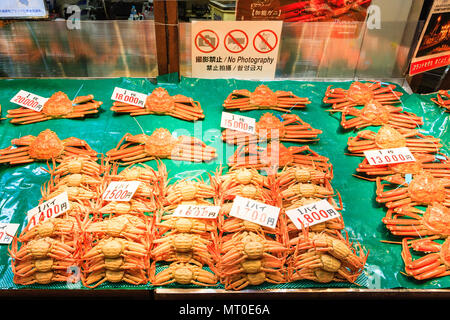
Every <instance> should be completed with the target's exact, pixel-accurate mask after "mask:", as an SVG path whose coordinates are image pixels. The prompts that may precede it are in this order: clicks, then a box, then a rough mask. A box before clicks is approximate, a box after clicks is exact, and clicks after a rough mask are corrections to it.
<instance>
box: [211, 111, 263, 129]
mask: <svg viewBox="0 0 450 320" xmlns="http://www.w3.org/2000/svg"><path fill="white" fill-rule="evenodd" d="M255 123H256V121H255V118H250V117H245V116H241V115H235V114H232V113H229V112H222V119H221V122H220V126H221V127H222V128H225V129H232V130H236V131H241V132H245V133H250V134H255Z"/></svg>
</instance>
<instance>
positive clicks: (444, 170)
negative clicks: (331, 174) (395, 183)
mask: <svg viewBox="0 0 450 320" xmlns="http://www.w3.org/2000/svg"><path fill="white" fill-rule="evenodd" d="M414 159H415V161H412V162H405V163H395V164H385V165H376V166H374V165H371V164H369V162H368V161H367V159H366V158H364V159H363V161H362V162H361V163H360V164H359V165H358V167H357V168H356V171H357V172H360V173H363V174H364V176H359V175H355V176H356V177H358V178H362V179H365V180H373V181H375V180H376V177H385V176H390V175H401V176H402V177H405V175H407V174H410V175H412V176H413V175H416V174H419V173H422V172H424V171H425V172H429V173H430V174H431V175H432V176H433V177H435V178H445V177H450V161H449V159H448V157H447V156H446V155H444V154H440V155H439V158H438V157H436V155H435V154H427V153H416V154H414ZM371 177H374V178H371Z"/></svg>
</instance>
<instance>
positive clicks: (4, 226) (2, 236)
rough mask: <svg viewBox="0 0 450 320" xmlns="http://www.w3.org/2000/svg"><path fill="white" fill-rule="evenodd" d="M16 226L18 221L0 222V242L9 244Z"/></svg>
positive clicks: (17, 226)
mask: <svg viewBox="0 0 450 320" xmlns="http://www.w3.org/2000/svg"><path fill="white" fill-rule="evenodd" d="M18 228H19V223H0V244H10V243H11V241H12V239H13V237H14V235H15V234H16V231H17V229H18Z"/></svg>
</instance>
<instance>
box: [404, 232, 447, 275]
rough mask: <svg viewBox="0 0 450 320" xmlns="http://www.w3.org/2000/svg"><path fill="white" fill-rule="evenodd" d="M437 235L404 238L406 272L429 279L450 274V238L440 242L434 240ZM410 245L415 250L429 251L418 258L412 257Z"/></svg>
mask: <svg viewBox="0 0 450 320" xmlns="http://www.w3.org/2000/svg"><path fill="white" fill-rule="evenodd" d="M434 239H435V237H429V238H423V239H418V240H411V241H410V239H409V238H403V240H402V259H403V262H404V263H405V272H406V274H407V275H408V276H411V277H414V278H415V279H417V280H428V279H433V278H438V277H444V276H448V275H450V238H447V239H446V240H445V241H444V243H442V244H440V243H437V242H436V241H433V240H434ZM410 247H412V248H413V249H414V250H415V251H419V252H429V253H428V254H426V255H425V256H423V257H421V258H418V259H416V260H413V259H412V255H411V252H410Z"/></svg>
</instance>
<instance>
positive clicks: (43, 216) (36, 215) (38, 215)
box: [27, 191, 70, 229]
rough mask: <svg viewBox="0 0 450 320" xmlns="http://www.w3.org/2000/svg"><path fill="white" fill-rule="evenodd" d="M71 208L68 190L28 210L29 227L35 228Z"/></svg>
mask: <svg viewBox="0 0 450 320" xmlns="http://www.w3.org/2000/svg"><path fill="white" fill-rule="evenodd" d="M69 209H70V203H69V198H68V196H67V192H66V191H64V192H63V193H61V194H59V195H57V196H56V197H54V198H51V199H50V200H48V201H45V202H44V203H42V204H40V205H38V206H37V207H34V208H33V209H31V210H28V212H27V218H28V222H29V228H30V229H31V228H33V227H34V226H36V225H37V224H38V223H41V222H43V221H45V220H47V219H50V218H55V217H57V216H59V215H61V214H63V213H64V212H66V211H67V210H69Z"/></svg>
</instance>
